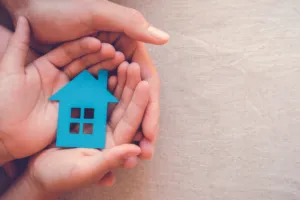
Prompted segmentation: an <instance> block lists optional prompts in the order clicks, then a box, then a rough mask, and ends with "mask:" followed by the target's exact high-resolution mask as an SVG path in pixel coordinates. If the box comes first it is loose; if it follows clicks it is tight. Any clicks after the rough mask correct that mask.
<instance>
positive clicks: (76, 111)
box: [71, 108, 80, 119]
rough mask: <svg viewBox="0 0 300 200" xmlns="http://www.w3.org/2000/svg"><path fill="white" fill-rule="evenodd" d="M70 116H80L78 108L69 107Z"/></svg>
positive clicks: (75, 117) (76, 117) (77, 117)
mask: <svg viewBox="0 0 300 200" xmlns="http://www.w3.org/2000/svg"><path fill="white" fill-rule="evenodd" d="M71 118H73V119H79V118H80V108H71Z"/></svg>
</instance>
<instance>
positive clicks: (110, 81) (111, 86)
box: [108, 76, 118, 93]
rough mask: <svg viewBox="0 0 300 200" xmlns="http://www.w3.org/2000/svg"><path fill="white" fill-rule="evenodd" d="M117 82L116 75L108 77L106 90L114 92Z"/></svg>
mask: <svg viewBox="0 0 300 200" xmlns="http://www.w3.org/2000/svg"><path fill="white" fill-rule="evenodd" d="M117 84H118V78H117V76H111V77H109V79H108V90H109V91H110V92H111V93H114V91H115V89H116V87H117Z"/></svg>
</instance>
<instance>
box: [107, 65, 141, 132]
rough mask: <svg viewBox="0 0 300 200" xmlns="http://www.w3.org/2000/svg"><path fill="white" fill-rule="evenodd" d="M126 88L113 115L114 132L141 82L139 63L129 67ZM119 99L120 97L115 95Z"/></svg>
mask: <svg viewBox="0 0 300 200" xmlns="http://www.w3.org/2000/svg"><path fill="white" fill-rule="evenodd" d="M126 76H127V77H126V83H125V87H124V89H123V91H122V97H121V99H120V102H119V103H118V104H117V106H116V109H115V111H114V112H113V113H112V117H111V120H110V122H109V124H110V126H111V127H112V129H113V130H114V129H115V127H116V125H117V124H118V123H119V121H120V119H121V118H122V117H123V115H124V113H125V111H126V109H127V107H128V105H129V103H130V101H131V99H132V95H133V93H134V90H135V88H136V86H137V84H138V83H139V82H140V81H141V74H140V67H139V65H138V64H137V63H132V64H130V65H129V66H128V69H127V75H126ZM117 87H118V86H117ZM115 96H116V97H117V98H118V96H117V95H115Z"/></svg>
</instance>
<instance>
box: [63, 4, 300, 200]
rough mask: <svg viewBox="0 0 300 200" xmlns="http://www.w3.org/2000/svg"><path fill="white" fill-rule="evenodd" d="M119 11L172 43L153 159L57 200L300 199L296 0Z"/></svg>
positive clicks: (161, 57)
mask: <svg viewBox="0 0 300 200" xmlns="http://www.w3.org/2000/svg"><path fill="white" fill-rule="evenodd" d="M123 3H125V4H126V5H129V6H132V7H135V8H137V9H139V10H141V11H142V12H143V13H144V14H145V15H146V16H147V18H149V19H150V21H151V22H153V23H154V24H155V25H157V26H158V27H160V28H164V29H166V30H168V31H169V32H170V33H171V35H172V40H171V41H170V43H169V44H168V45H166V46H164V47H156V48H153V47H151V48H150V49H151V54H152V55H153V59H154V61H155V63H156V64H157V67H158V68H159V73H160V76H161V79H162V96H161V100H162V102H161V103H162V108H161V112H162V119H161V122H162V123H161V134H160V138H159V142H158V145H157V152H156V156H155V158H154V159H153V161H151V162H144V163H140V165H139V166H138V167H137V168H136V169H134V170H129V171H122V172H119V173H118V183H117V184H116V186H115V187H114V188H111V189H101V188H98V187H93V188H88V189H85V190H81V191H78V192H75V193H71V194H68V195H66V196H65V197H63V198H61V199H65V200H96V199H101V200H269V199H272V200H293V199H300V134H299V130H300V107H299V106H300V83H299V82H300V81H299V78H300V70H299V69H300V1H299V0H152V1H151V0H128V1H126V2H123Z"/></svg>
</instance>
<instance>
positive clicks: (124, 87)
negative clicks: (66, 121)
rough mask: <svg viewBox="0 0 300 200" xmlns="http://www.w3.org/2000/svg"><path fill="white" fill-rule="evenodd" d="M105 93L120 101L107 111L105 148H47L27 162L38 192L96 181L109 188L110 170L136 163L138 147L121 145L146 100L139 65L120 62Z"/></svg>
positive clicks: (129, 138) (136, 124)
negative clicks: (37, 186) (116, 73)
mask: <svg viewBox="0 0 300 200" xmlns="http://www.w3.org/2000/svg"><path fill="white" fill-rule="evenodd" d="M109 90H110V91H111V92H113V93H114V95H115V96H116V97H117V98H118V99H119V100H120V102H119V103H118V104H116V105H113V104H112V105H110V108H109V110H110V112H109V113H110V118H109V121H108V125H107V140H106V149H105V150H103V151H100V150H96V149H59V148H55V147H51V148H49V149H47V150H45V151H43V152H42V153H40V154H38V155H37V156H35V157H34V158H32V160H31V161H30V164H29V167H28V174H29V176H30V179H31V180H34V182H36V183H38V185H39V186H40V188H41V190H42V191H47V192H54V193H57V192H66V191H70V190H73V189H75V188H78V187H81V186H86V185H87V184H90V183H96V182H98V181H99V180H100V182H99V183H100V184H102V185H103V184H105V185H106V186H110V185H112V184H113V183H114V176H113V174H112V173H111V172H110V171H111V170H113V169H115V168H119V167H125V168H132V167H134V166H135V165H136V164H137V158H136V156H137V155H138V154H139V153H140V148H138V147H137V146H135V145H130V144H124V143H129V142H131V141H132V140H133V138H134V136H135V133H136V132H137V129H138V127H139V125H140V123H141V121H142V119H143V116H144V112H145V109H146V107H147V104H148V99H149V87H148V83H147V82H145V81H141V75H140V68H139V65H138V64H136V63H132V64H128V63H126V62H124V63H122V64H121V65H120V67H119V68H118V75H117V77H116V76H112V77H110V79H109ZM78 128H79V127H74V129H78ZM89 128H91V127H87V129H89ZM120 145H121V146H120ZM53 171H55V173H53Z"/></svg>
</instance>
